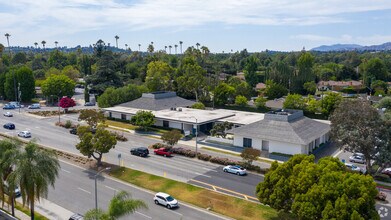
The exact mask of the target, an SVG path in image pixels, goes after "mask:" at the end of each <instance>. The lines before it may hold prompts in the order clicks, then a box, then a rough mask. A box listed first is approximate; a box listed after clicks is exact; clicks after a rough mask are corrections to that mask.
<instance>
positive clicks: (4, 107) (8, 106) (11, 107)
mask: <svg viewBox="0 0 391 220" xmlns="http://www.w3.org/2000/svg"><path fill="white" fill-rule="evenodd" d="M3 109H15V106H13V105H10V104H5V105H4V106H3Z"/></svg>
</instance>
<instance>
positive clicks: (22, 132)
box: [18, 131, 31, 138]
mask: <svg viewBox="0 0 391 220" xmlns="http://www.w3.org/2000/svg"><path fill="white" fill-rule="evenodd" d="M18 136H19V137H24V138H30V137H31V133H30V132H29V131H21V132H19V133H18Z"/></svg>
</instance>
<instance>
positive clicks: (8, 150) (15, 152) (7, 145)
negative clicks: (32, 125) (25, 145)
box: [0, 139, 21, 216]
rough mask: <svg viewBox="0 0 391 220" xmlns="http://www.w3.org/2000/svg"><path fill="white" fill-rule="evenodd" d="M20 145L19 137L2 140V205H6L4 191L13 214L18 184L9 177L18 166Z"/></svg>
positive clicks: (0, 159) (0, 162)
mask: <svg viewBox="0 0 391 220" xmlns="http://www.w3.org/2000/svg"><path fill="white" fill-rule="evenodd" d="M20 146H21V142H20V141H19V140H18V139H10V140H9V139H5V140H0V193H1V195H0V199H1V200H2V201H3V204H2V206H3V207H4V198H5V196H4V193H7V194H8V203H10V204H11V212H12V216H15V188H16V185H15V184H14V182H12V181H11V180H9V179H8V177H9V176H10V174H11V173H12V172H13V171H14V167H16V166H17V161H18V158H19V155H20V151H19V149H20ZM5 184H7V188H8V189H6V187H5ZM6 191H7V192H6Z"/></svg>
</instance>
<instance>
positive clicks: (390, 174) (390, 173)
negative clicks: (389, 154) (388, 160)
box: [381, 167, 391, 177]
mask: <svg viewBox="0 0 391 220" xmlns="http://www.w3.org/2000/svg"><path fill="white" fill-rule="evenodd" d="M381 173H382V174H385V175H387V176H389V177H391V167H389V168H386V169H384V170H383V171H382V172H381Z"/></svg>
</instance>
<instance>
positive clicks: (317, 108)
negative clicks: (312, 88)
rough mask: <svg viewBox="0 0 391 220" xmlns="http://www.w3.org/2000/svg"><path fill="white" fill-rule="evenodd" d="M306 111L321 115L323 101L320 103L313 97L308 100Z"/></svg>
mask: <svg viewBox="0 0 391 220" xmlns="http://www.w3.org/2000/svg"><path fill="white" fill-rule="evenodd" d="M306 111H308V112H312V113H321V112H322V106H321V101H318V100H316V99H314V98H312V97H311V98H307V108H306Z"/></svg>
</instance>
